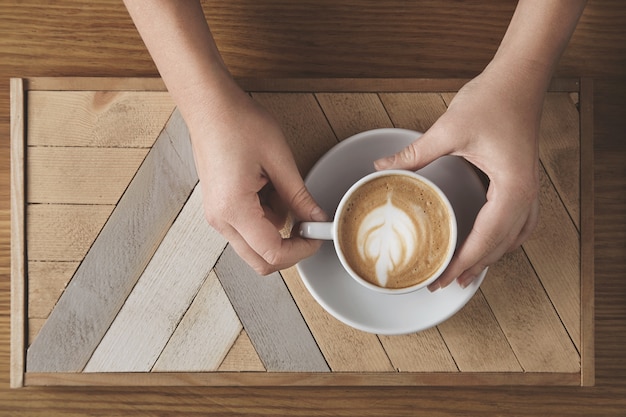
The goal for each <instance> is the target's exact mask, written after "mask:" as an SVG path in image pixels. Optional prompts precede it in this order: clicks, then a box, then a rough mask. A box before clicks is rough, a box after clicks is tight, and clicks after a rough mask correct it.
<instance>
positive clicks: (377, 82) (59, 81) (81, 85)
mask: <svg viewBox="0 0 626 417" xmlns="http://www.w3.org/2000/svg"><path fill="white" fill-rule="evenodd" d="M238 82H239V84H240V85H241V86H242V88H244V89H245V90H254V91H272V92H444V91H451V92H452V91H457V90H458V89H459V88H460V87H461V86H463V85H464V84H465V82H467V80H462V79H239V80H238ZM10 88H11V358H10V371H11V377H10V385H11V387H22V386H29V385H92V386H95V385H97V386H108V385H116V386H119V385H132V386H137V385H139V386H155V385H159V386H165V385H169V386H173V385H211V386H278V385H291V386H294V385H302V386H310V385H334V386H348V385H552V384H555V385H583V386H587V385H593V384H594V381H595V355H594V183H593V163H594V157H593V82H592V80H590V79H586V78H583V79H555V80H553V82H552V84H551V86H550V91H561V92H578V93H579V104H580V105H579V111H580V141H581V143H580V144H581V147H580V217H581V219H580V220H581V226H580V234H581V239H580V242H581V243H580V262H581V265H580V271H581V300H580V301H581V317H580V319H581V352H580V355H581V371H580V374H578V373H541V372H536V373H535V372H526V373H506V372H502V373H501V372H498V373H463V372H456V373H436V374H433V373H395V374H391V373H328V374H319V373H283V372H281V373H248V372H225V373H155V374H150V373H95V374H83V373H30V372H29V373H27V372H26V371H25V370H26V366H25V361H26V359H25V349H26V334H27V317H26V314H27V302H28V300H27V283H26V276H25V271H26V266H25V262H26V255H25V250H26V242H25V206H26V204H25V190H24V186H25V181H24V180H25V163H24V157H25V146H26V136H25V123H26V117H27V114H26V107H25V104H26V103H25V99H26V93H27V92H28V91H29V90H89V91H94V90H107V91H121V90H125V91H164V90H165V86H164V84H163V82H162V81H161V80H160V79H154V78H26V79H21V78H14V79H11V81H10Z"/></svg>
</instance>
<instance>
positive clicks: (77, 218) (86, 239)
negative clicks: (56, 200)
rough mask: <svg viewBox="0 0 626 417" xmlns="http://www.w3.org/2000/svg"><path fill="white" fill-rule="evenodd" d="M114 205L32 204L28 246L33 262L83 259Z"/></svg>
mask: <svg viewBox="0 0 626 417" xmlns="http://www.w3.org/2000/svg"><path fill="white" fill-rule="evenodd" d="M114 207H115V206H112V205H98V206H95V205H86V206H85V205H74V204H71V205H68V204H31V205H29V206H28V207H27V208H26V217H27V218H28V229H27V230H26V249H27V250H28V258H29V260H31V261H81V260H82V259H83V258H84V257H85V254H86V253H87V251H89V248H90V247H91V244H92V243H93V241H94V239H95V238H96V236H98V233H100V230H101V229H102V226H103V225H104V224H105V223H106V221H107V219H108V218H109V216H110V215H111V212H112V211H113V209H114Z"/></svg>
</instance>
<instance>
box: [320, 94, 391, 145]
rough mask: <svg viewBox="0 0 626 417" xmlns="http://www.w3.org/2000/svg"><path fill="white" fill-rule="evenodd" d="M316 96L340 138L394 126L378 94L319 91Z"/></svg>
mask: <svg viewBox="0 0 626 417" xmlns="http://www.w3.org/2000/svg"><path fill="white" fill-rule="evenodd" d="M315 97H316V98H317V101H318V103H319V104H320V107H321V108H322V110H323V111H324V115H326V118H327V119H328V123H329V124H330V126H331V127H332V128H333V131H334V132H335V136H336V137H337V139H339V140H343V139H345V138H347V137H350V136H352V135H355V134H357V133H359V132H363V131H365V130H371V129H377V128H382V127H393V124H392V123H391V120H390V119H389V116H388V115H387V112H386V111H385V108H384V107H383V105H382V103H381V101H380V98H379V97H378V95H377V94H374V93H317V94H315Z"/></svg>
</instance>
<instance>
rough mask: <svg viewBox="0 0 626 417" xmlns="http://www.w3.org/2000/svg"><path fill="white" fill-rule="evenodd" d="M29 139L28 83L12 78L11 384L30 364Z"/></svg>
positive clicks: (17, 382) (20, 380)
mask: <svg viewBox="0 0 626 417" xmlns="http://www.w3.org/2000/svg"><path fill="white" fill-rule="evenodd" d="M25 140H26V138H25V137H24V86H23V84H22V80H20V79H11V142H10V146H11V153H10V157H11V161H10V162H11V180H10V183H11V287H10V288H11V309H10V314H11V353H10V360H11V365H10V376H9V378H10V385H11V387H20V386H21V385H22V384H23V382H24V371H25V366H26V365H25V354H24V352H25V349H26V332H25V330H24V325H25V324H26V323H25V320H26V310H27V308H26V302H27V301H26V285H25V282H26V274H25V267H26V255H25V254H26V240H25V233H24V230H25V225H26V219H25V213H24V207H25V201H26V196H25V190H24V186H25V184H24V170H25V167H24V155H25V152H24V147H25V146H26V144H25Z"/></svg>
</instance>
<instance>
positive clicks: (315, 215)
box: [311, 207, 328, 222]
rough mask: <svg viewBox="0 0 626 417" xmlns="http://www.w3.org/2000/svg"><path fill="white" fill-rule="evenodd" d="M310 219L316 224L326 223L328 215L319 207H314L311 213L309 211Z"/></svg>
mask: <svg viewBox="0 0 626 417" xmlns="http://www.w3.org/2000/svg"><path fill="white" fill-rule="evenodd" d="M311 219H313V220H314V221H316V222H325V221H328V215H327V214H326V213H325V212H324V210H322V209H321V208H319V207H315V208H314V209H313V211H311Z"/></svg>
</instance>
